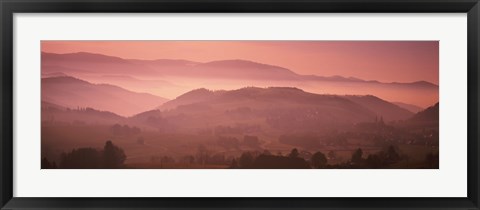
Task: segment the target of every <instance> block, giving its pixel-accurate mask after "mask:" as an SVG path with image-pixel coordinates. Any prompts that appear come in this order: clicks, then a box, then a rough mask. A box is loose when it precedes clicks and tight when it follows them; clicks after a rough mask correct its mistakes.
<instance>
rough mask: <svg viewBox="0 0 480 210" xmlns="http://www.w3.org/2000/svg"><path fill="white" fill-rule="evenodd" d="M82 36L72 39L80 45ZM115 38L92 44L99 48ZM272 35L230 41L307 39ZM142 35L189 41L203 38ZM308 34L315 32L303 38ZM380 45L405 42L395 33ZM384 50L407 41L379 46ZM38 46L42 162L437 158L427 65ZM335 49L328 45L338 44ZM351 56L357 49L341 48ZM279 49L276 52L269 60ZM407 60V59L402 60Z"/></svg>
mask: <svg viewBox="0 0 480 210" xmlns="http://www.w3.org/2000/svg"><path fill="white" fill-rule="evenodd" d="M57 43H59V45H58V46H57V45H56V44H57ZM72 43H73V44H76V43H77V42H75V41H71V43H70V42H65V43H63V42H57V41H49V42H43V43H42V49H43V48H44V47H47V46H50V45H51V46H53V47H65V48H66V49H70V47H72V46H73V45H72ZM82 43H83V42H78V44H79V45H78V47H80V48H81V47H83V46H87V45H83V44H82ZM122 43H123V42H119V43H116V42H111V43H110V42H98V43H94V45H92V46H97V45H98V46H103V47H105V49H107V48H109V47H114V46H116V45H121V44H122ZM195 43H196V42H195ZM214 43H215V42H212V45H207V46H214V45H213V44H214ZM275 43H276V42H272V43H270V42H268V43H267V42H265V43H263V42H260V43H257V42H252V43H243V42H239V43H236V44H235V43H234V44H232V46H234V45H235V46H236V45H239V46H240V45H241V46H243V47H246V48H248V49H250V50H249V51H248V52H254V51H255V50H257V49H258V50H262V49H264V48H262V46H263V47H265V46H267V45H268V46H271V47H278V49H283V48H282V47H288V49H290V47H294V46H297V45H298V46H304V47H306V46H307V45H304V44H302V43H296V42H292V43H290V42H288V43H283V44H282V43H277V44H275ZM123 44H125V43H123ZM127 44H128V42H127ZM151 44H158V45H161V46H165V47H168V46H170V45H171V46H178V47H182V46H183V47H185V46H186V47H187V48H188V49H190V48H192V49H194V48H195V46H200V45H204V44H205V43H203V42H202V43H201V42H198V43H196V44H192V43H191V42H179V43H177V42H165V43H163V42H161V43H160V42H159V43H156V42H152V43H151ZM224 44H225V45H230V42H228V43H227V42H226V43H224ZM319 44H320V45H321V46H323V45H324V44H325V43H323V44H322V43H320V42H318V43H317V42H312V43H310V45H308V46H311V45H312V46H313V45H319ZM327 44H328V45H332V46H333V45H334V46H337V45H338V46H339V47H340V48H338V49H341V50H340V51H339V52H343V51H342V50H346V49H344V47H345V46H357V45H358V46H357V47H359V49H364V48H366V47H367V48H368V46H370V45H372V46H373V45H378V46H377V48H375V49H376V50H379V48H378V47H381V46H383V45H382V43H381V42H379V43H377V42H372V43H360V44H358V43H349V44H348V45H343V44H342V43H327ZM417 44H418V43H416V42H415V43H410V44H409V45H408V46H410V45H411V46H416V45H417ZM420 44H422V43H420ZM427 44H429V43H427ZM320 45H319V46H320ZM397 45H398V46H397ZM386 46H389V47H392V46H396V47H404V45H403V44H402V43H394V44H388V45H386ZM429 46H430V45H429ZM432 46H433V47H435V45H432ZM52 49H54V48H52ZM72 49H73V48H72ZM175 49H178V48H175ZM198 49H199V50H206V49H208V48H205V47H201V48H198ZM242 49H243V48H242ZM295 49H297V48H295ZM319 49H322V48H319ZM335 49H336V48H335ZM433 49H436V48H433ZM297 50H314V49H313V48H312V49H310V48H308V49H307V48H305V49H304V48H298V49H297ZM347 51H348V50H347ZM182 52H185V53H186V52H190V51H182ZM194 52H196V51H192V53H194ZM241 52H243V51H241V50H240V51H234V50H232V52H231V53H233V54H235V55H236V54H237V53H241ZM245 52H247V51H245ZM295 52H298V51H295ZM309 52H310V51H307V53H309ZM384 52H385V53H387V54H388V53H390V52H394V53H405V52H417V51H411V50H408V49H405V50H404V51H390V48H385V51H384ZM212 53H213V52H212ZM282 53H293V52H291V51H289V50H286V51H275V53H274V54H271V56H273V57H275V56H280V54H282ZM345 53H346V51H345ZM370 53H376V51H371V52H370ZM181 54H182V53H180V52H179V57H181ZM347 54H348V53H346V54H345V56H346V55H347ZM367 54H368V52H367ZM41 55H42V57H41V60H42V78H41V102H40V101H39V103H41V168H42V169H438V168H439V103H438V102H439V100H438V85H437V84H434V83H431V82H428V81H424V80H422V79H424V78H427V79H428V78H433V79H432V80H429V81H435V75H437V76H438V70H437V74H431V75H430V74H425V73H422V74H424V75H423V76H422V77H420V76H418V78H422V79H418V80H416V78H417V77H413V76H416V75H415V74H414V75H413V76H412V75H406V76H412V78H413V80H412V79H409V80H407V81H412V82H396V81H398V80H396V79H397V77H400V76H405V75H401V74H398V73H397V75H393V74H392V75H388V74H387V75H386V77H391V79H392V80H389V81H395V82H385V81H377V80H373V79H375V78H376V77H375V75H378V74H381V73H382V72H383V71H387V70H388V69H389V68H388V67H389V66H390V64H389V63H388V62H385V61H375V62H368V63H362V62H361V61H358V64H359V65H360V64H362V65H366V64H369V65H370V64H371V66H369V67H368V70H371V69H380V70H381V71H380V70H379V71H377V72H376V73H373V70H372V73H371V76H369V77H368V78H369V79H370V80H363V79H359V78H356V77H352V76H349V75H348V74H346V73H343V74H342V75H341V76H338V75H336V76H322V75H316V74H317V73H318V74H321V72H322V71H320V69H325V70H328V69H327V68H325V67H323V68H321V66H322V65H321V64H322V63H320V64H319V63H315V60H304V61H302V62H301V63H299V64H298V68H302V66H304V64H305V63H307V64H308V62H311V66H308V68H311V69H312V70H311V71H310V72H308V71H307V70H308V69H307V70H305V69H303V71H302V73H299V72H300V71H299V70H298V71H297V70H296V71H295V72H294V71H292V70H290V69H287V68H284V67H281V66H275V65H270V64H264V63H258V62H253V61H249V60H239V59H235V60H214V61H208V62H206V61H204V62H196V61H190V60H175V59H153V60H152V59H150V60H149V59H127V58H120V57H115V56H108V55H103V54H95V53H87V52H75V53H48V52H42V54H41ZM135 55H136V54H135ZM194 55H201V53H200V54H199V53H194ZM235 55H233V56H235ZM291 55H296V54H291ZM332 55H333V54H332ZM340 55H341V53H340V54H339V55H336V56H339V58H341V57H342V56H344V55H341V56H340ZM432 55H433V54H432ZM206 56H209V55H208V54H206ZM218 56H220V55H217V57H218ZM305 56H307V54H305ZM323 56H326V57H329V56H330V55H329V54H325V55H323ZM357 56H360V57H362V56H363V55H358V54H355V56H353V57H351V58H352V59H353V58H356V57H357ZM402 56H403V54H402ZM406 56H407V57H402V59H401V63H405V62H406V63H408V62H410V61H409V60H408V58H410V57H408V56H410V54H409V55H406ZM238 57H248V54H244V55H240V54H238ZM261 57H264V56H262V55H260V54H259V59H260V58H261ZM377 57H378V56H377ZM428 57H432V56H431V55H428ZM434 57H435V56H433V58H434ZM300 58H301V57H298V58H297V57H295V56H294V57H291V60H292V62H293V61H295V60H296V59H300ZM375 58H376V57H375ZM389 59H390V61H396V59H400V58H396V57H393V58H389ZM287 60H288V59H287ZM387 60H388V59H387ZM281 61H283V60H282V59H280V57H279V59H277V62H281ZM434 61H435V60H432V61H429V62H434ZM326 62H327V61H326V60H324V61H323V63H326ZM417 63H418V61H417V60H414V62H413V64H410V65H409V66H407V67H408V68H413V67H416V66H415V65H416V64H417ZM342 64H343V63H342V62H335V63H332V66H341V65H342ZM382 65H384V67H382V68H380V67H379V66H382ZM429 65H430V64H429ZM317 66H320V67H317ZM385 66H386V67H385ZM419 66H420V67H421V68H424V67H425V66H428V65H427V64H422V65H419ZM433 66H435V65H433ZM353 67H355V68H357V67H356V66H353ZM420 67H419V68H420ZM313 70H315V71H313ZM433 70H435V69H433ZM392 71H393V70H392ZM397 72H398V71H397ZM313 73H315V75H314V74H313ZM350 73H352V74H353V73H358V71H356V72H355V71H351V72H350ZM367 73H368V72H367ZM418 74H419V75H420V72H419V73H418ZM384 76H385V75H384ZM437 79H438V78H437ZM402 81H405V80H402Z"/></svg>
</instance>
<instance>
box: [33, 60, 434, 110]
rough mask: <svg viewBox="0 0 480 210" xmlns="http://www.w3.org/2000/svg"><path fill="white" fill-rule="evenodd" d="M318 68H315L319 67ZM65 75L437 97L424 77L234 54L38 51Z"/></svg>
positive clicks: (151, 83) (166, 88) (171, 90)
mask: <svg viewBox="0 0 480 210" xmlns="http://www.w3.org/2000/svg"><path fill="white" fill-rule="evenodd" d="M318 72H319V74H321V69H319V70H318ZM66 75H69V76H73V77H76V78H80V79H83V80H86V81H91V82H95V83H108V84H112V85H116V86H120V87H122V88H125V89H128V90H132V91H135V92H148V93H152V94H155V95H159V96H162V97H167V98H175V97H177V96H179V95H181V94H183V93H185V92H188V91H190V90H192V89H197V88H199V87H205V88H208V89H217V90H218V89H224V90H234V89H239V88H242V87H245V86H255V87H298V88H300V89H302V90H305V91H308V92H312V93H318V94H335V95H375V96H377V97H379V98H382V99H384V100H388V101H400V102H402V103H406V104H412V105H414V106H419V107H427V106H429V105H431V104H433V103H435V102H436V101H438V85H435V84H432V83H429V82H426V81H415V82H409V83H398V82H392V83H384V82H379V81H375V80H362V79H359V78H354V77H343V76H328V77H327V76H320V75H300V74H297V73H295V72H294V71H292V70H290V69H287V68H283V67H280V66H275V65H269V64H262V63H257V62H253V61H247V60H239V59H236V60H220V61H212V62H207V63H200V62H194V61H188V60H173V59H157V60H138V59H123V58H119V57H114V56H107V55H101V54H93V53H86V52H78V53H68V54H54V53H46V52H42V77H44V78H46V77H55V76H66ZM412 95H420V96H421V97H412Z"/></svg>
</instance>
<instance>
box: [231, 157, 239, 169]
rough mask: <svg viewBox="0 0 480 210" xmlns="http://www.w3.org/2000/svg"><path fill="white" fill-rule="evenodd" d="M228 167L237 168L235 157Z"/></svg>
mask: <svg viewBox="0 0 480 210" xmlns="http://www.w3.org/2000/svg"><path fill="white" fill-rule="evenodd" d="M230 168H238V163H237V160H235V158H233V159H232V163H231V164H230Z"/></svg>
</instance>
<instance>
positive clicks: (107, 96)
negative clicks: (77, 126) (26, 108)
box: [41, 76, 167, 116]
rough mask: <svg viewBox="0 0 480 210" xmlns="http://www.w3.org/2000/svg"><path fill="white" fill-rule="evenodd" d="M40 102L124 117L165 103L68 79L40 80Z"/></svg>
mask: <svg viewBox="0 0 480 210" xmlns="http://www.w3.org/2000/svg"><path fill="white" fill-rule="evenodd" d="M41 89H42V101H44V102H49V103H51V104H56V105H59V106H62V107H66V108H70V109H78V108H87V107H89V108H94V109H97V110H102V111H109V112H114V113H116V114H119V115H123V116H130V115H134V114H137V113H139V112H141V111H143V110H150V109H154V108H155V107H157V106H158V104H162V103H163V102H165V101H167V99H165V98H162V97H158V96H155V95H152V94H149V93H137V92H133V91H129V90H126V89H123V88H121V87H117V86H114V85H109V84H93V83H90V82H87V81H84V80H80V79H77V78H74V77H69V76H60V77H48V78H43V79H42V87H41Z"/></svg>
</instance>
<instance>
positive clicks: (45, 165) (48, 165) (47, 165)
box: [41, 157, 57, 169]
mask: <svg viewBox="0 0 480 210" xmlns="http://www.w3.org/2000/svg"><path fill="white" fill-rule="evenodd" d="M41 167H42V169H55V168H57V164H56V163H55V161H53V162H50V161H49V160H48V159H47V158H46V157H44V158H42V166H41Z"/></svg>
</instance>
